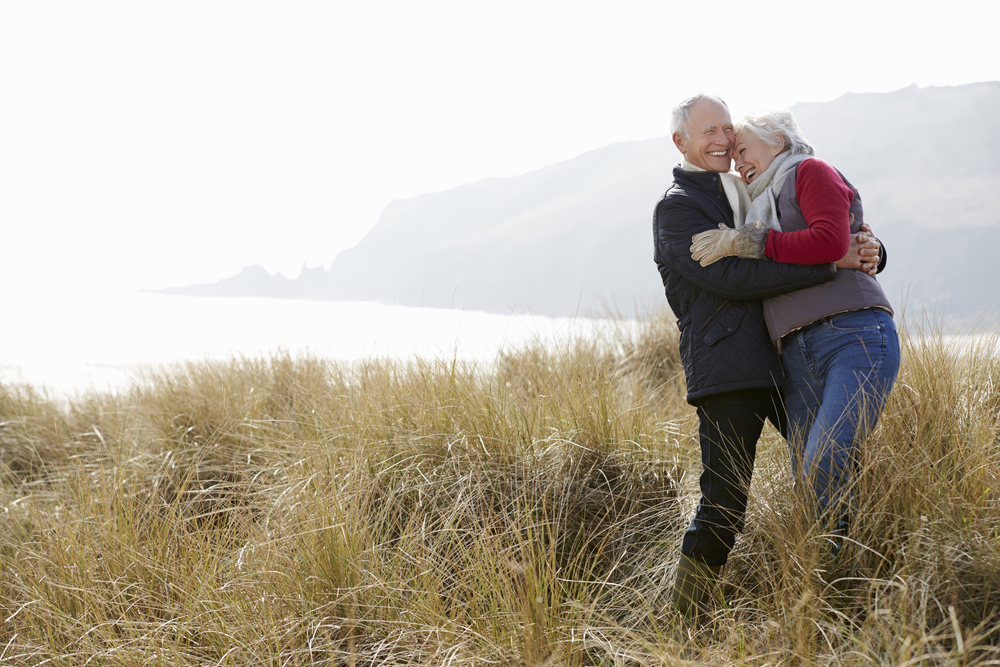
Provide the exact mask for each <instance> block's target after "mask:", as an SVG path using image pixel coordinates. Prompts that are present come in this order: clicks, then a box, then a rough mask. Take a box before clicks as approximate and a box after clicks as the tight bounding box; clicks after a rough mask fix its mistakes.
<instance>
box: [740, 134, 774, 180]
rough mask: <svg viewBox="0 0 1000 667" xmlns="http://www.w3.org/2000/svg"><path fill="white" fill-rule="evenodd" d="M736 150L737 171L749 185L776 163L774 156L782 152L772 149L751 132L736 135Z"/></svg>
mask: <svg viewBox="0 0 1000 667" xmlns="http://www.w3.org/2000/svg"><path fill="white" fill-rule="evenodd" d="M735 143H736V148H735V149H734V150H733V159H734V161H735V162H736V171H738V172H740V176H742V177H743V180H744V181H746V182H747V183H752V182H753V179H755V178H757V177H758V176H760V175H761V174H763V173H764V171H765V170H766V169H767V168H768V167H770V166H771V163H772V162H774V156H776V155H777V154H778V153H780V152H781V149H780V148H771V147H770V146H768V145H767V144H765V143H763V142H762V141H760V140H759V139H757V137H755V136H754V135H752V134H750V133H749V132H737V133H736V142H735Z"/></svg>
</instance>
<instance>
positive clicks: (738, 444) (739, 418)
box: [674, 389, 780, 613]
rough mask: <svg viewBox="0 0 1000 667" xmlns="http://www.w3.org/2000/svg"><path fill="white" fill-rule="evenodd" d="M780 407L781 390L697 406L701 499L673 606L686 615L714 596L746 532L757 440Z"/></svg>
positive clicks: (726, 396)
mask: <svg viewBox="0 0 1000 667" xmlns="http://www.w3.org/2000/svg"><path fill="white" fill-rule="evenodd" d="M779 402H780V399H779V397H778V392H777V390H773V389H748V390H741V391H733V392H725V393H722V394H716V395H714V396H710V397H708V398H706V399H705V400H703V401H702V402H700V403H699V404H698V406H697V407H698V422H699V425H698V436H699V444H700V446H701V461H702V472H701V477H700V479H699V483H700V486H701V494H702V496H701V501H700V502H699V503H698V509H697V510H696V511H695V515H694V518H693V519H692V521H691V525H690V526H689V527H688V530H687V532H686V533H685V534H684V538H683V540H682V542H681V560H680V565H679V567H678V578H677V581H676V582H675V586H674V603H675V605H676V606H677V608H678V609H679V610H680V611H681V612H682V613H689V612H690V609H691V606H692V604H697V603H698V602H702V601H704V600H705V599H706V598H707V597H708V596H709V594H710V589H711V587H712V586H713V585H714V579H715V577H717V575H718V573H719V571H720V570H721V568H722V566H723V565H724V564H725V563H726V561H727V560H728V558H729V553H730V551H732V548H733V544H734V542H735V540H736V533H738V532H739V531H740V530H742V529H743V517H744V514H745V512H746V505H747V491H748V490H749V488H750V481H751V477H752V475H753V465H754V460H755V458H756V455H757V440H758V438H760V433H761V430H762V429H763V427H764V421H765V419H768V418H769V417H770V416H772V415H774V414H775V410H776V407H777V406H778V405H779Z"/></svg>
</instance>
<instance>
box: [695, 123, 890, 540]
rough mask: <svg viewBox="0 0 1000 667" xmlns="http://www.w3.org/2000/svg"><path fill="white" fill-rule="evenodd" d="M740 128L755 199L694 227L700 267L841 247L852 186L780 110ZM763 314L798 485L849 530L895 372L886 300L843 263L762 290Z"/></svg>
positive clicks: (852, 204) (830, 519) (833, 524)
mask: <svg viewBox="0 0 1000 667" xmlns="http://www.w3.org/2000/svg"><path fill="white" fill-rule="evenodd" d="M735 129H736V141H735V151H734V152H735V155H734V160H735V166H736V170H737V171H738V172H739V173H740V175H741V176H742V177H743V180H744V181H746V183H747V187H748V190H749V192H750V197H751V198H752V203H751V205H750V208H749V210H748V213H747V216H746V222H745V223H744V224H743V225H742V226H741V227H740V228H739V229H737V230H734V229H728V228H726V229H720V230H717V231H711V232H704V233H702V234H698V235H696V236H695V237H694V238H693V245H692V246H691V250H692V257H693V258H694V259H696V260H698V261H699V262H700V263H701V264H702V266H707V265H709V264H711V263H712V262H715V261H717V260H718V259H720V258H722V257H726V256H729V255H737V256H740V257H753V258H760V259H770V260H773V261H775V262H788V263H796V264H821V263H827V262H835V261H836V260H837V259H839V258H840V257H842V256H843V255H844V253H845V252H847V248H848V244H849V242H850V235H851V233H852V232H857V230H858V228H859V227H860V226H861V224H862V223H863V222H864V211H863V210H862V207H861V197H860V196H859V194H858V191H857V190H856V189H855V188H854V186H852V185H851V184H850V183H849V182H848V181H847V179H845V178H844V177H843V175H842V174H841V173H840V172H838V171H837V170H836V169H834V168H833V167H831V166H830V165H829V164H827V163H826V162H823V161H822V160H819V159H817V158H815V157H813V154H814V151H813V148H812V146H810V145H809V143H808V142H807V141H806V139H805V137H804V136H803V135H802V132H801V131H800V130H799V127H798V125H797V124H796V123H795V120H794V119H793V118H792V115H791V114H790V113H789V112H787V111H779V112H769V113H762V114H759V115H751V116H748V117H747V118H745V119H744V120H743V121H742V122H740V123H737V124H736V128H735ZM720 227H721V226H720ZM764 314H765V319H766V321H767V326H768V331H769V333H770V335H771V339H772V340H773V342H774V344H775V345H776V346H777V347H778V351H779V352H780V353H781V357H782V364H783V365H784V367H785V370H786V373H787V375H788V378H789V380H788V384H787V385H786V386H785V388H784V399H785V408H786V410H787V412H788V419H789V449H790V452H791V459H792V470H793V473H794V474H795V479H796V485H798V484H799V483H800V482H801V483H802V484H803V485H804V486H805V488H807V489H812V490H813V491H814V493H815V500H816V502H817V513H818V516H819V518H820V520H821V521H822V522H823V523H824V524H825V527H827V528H829V529H831V530H832V531H833V532H834V533H838V534H845V533H846V531H847V526H848V523H849V521H850V504H851V503H850V499H851V495H852V494H851V480H852V477H853V475H852V473H853V468H854V465H855V462H856V458H857V448H858V443H859V441H860V440H861V439H862V438H863V437H864V436H865V435H866V434H867V433H868V432H869V431H870V430H871V429H872V428H873V427H874V425H875V422H876V420H877V419H878V416H879V414H880V413H881V412H882V409H883V407H884V406H885V403H886V399H887V397H888V395H889V392H890V390H891V389H892V385H893V383H894V382H895V380H896V375H897V373H898V372H899V356H900V355H899V336H898V334H897V332H896V328H895V325H894V324H893V321H892V307H891V306H890V305H889V300H888V299H887V298H886V296H885V293H884V292H883V291H882V288H881V287H880V286H879V284H878V282H877V281H876V280H875V278H874V277H873V276H871V275H869V274H868V273H867V272H865V271H860V270H841V271H839V272H838V273H837V274H836V276H835V278H834V280H833V281H831V282H828V283H825V284H823V285H819V286H816V287H810V288H806V289H802V290H798V291H796V292H791V293H788V294H785V295H782V296H777V297H774V298H770V299H765V300H764ZM838 544H839V543H835V546H834V553H836V551H837V549H838V548H839V546H838Z"/></svg>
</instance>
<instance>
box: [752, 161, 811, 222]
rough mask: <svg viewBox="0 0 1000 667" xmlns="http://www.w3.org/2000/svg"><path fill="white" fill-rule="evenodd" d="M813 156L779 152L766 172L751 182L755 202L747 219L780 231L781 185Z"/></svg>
mask: <svg viewBox="0 0 1000 667" xmlns="http://www.w3.org/2000/svg"><path fill="white" fill-rule="evenodd" d="M811 157H812V156H811V155H803V154H801V153H799V154H797V155H792V154H791V153H779V154H778V155H777V156H776V157H775V158H774V161H773V162H772V163H771V165H770V166H769V167H768V168H767V169H765V170H764V173H763V174H760V175H759V176H757V178H755V179H754V180H753V182H752V183H751V184H750V187H749V192H750V197H751V198H752V199H753V203H751V204H750V208H749V210H748V211H747V217H746V219H747V220H749V221H750V222H751V223H754V222H760V223H761V224H763V225H764V226H765V227H768V228H770V229H774V230H776V231H779V232H780V231H781V223H780V222H778V195H779V194H781V186H782V185H784V184H785V179H787V178H788V176H789V175H790V174H791V173H792V172H793V171H795V168H796V167H797V166H799V164H800V163H802V162H803V161H804V160H808V159H809V158H811Z"/></svg>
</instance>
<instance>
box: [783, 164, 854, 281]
mask: <svg viewBox="0 0 1000 667" xmlns="http://www.w3.org/2000/svg"><path fill="white" fill-rule="evenodd" d="M795 197H796V198H797V199H798V201H799V207H800V208H801V209H802V216H803V217H804V218H805V219H806V222H807V223H808V224H809V228H808V229H802V230H799V231H796V232H776V231H774V230H770V231H769V232H768V233H767V240H766V241H765V243H764V256H765V257H769V258H770V259H773V260H774V261H776V262H785V263H787V264H826V263H828V262H836V261H837V260H839V259H840V258H841V257H843V256H844V255H846V254H847V250H848V248H850V245H851V223H850V208H851V202H852V201H854V191H853V190H852V189H851V188H850V187H849V186H848V185H847V184H846V183H844V179H843V178H841V177H840V174H839V173H837V170H836V169H834V168H833V167H831V166H830V165H828V164H827V163H826V162H823V161H822V160H819V159H816V158H812V159H809V160H805V161H804V162H802V164H800V165H799V168H798V174H797V175H796V180H795Z"/></svg>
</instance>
